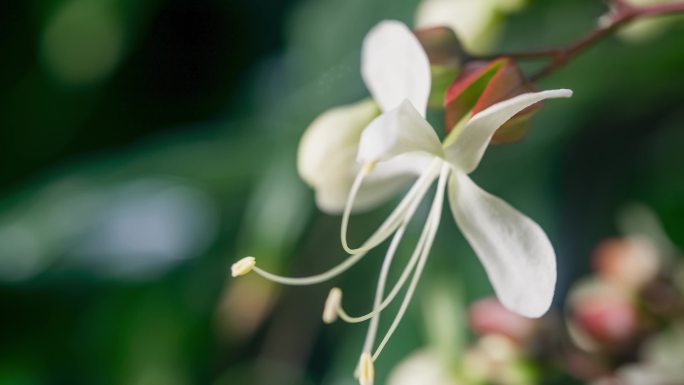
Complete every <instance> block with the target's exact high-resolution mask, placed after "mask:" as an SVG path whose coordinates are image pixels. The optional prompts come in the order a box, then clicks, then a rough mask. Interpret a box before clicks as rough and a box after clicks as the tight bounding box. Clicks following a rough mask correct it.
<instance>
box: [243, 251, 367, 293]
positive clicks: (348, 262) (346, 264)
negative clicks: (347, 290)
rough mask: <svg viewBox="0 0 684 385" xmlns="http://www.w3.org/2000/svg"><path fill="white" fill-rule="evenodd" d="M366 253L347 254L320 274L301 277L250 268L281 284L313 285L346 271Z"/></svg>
mask: <svg viewBox="0 0 684 385" xmlns="http://www.w3.org/2000/svg"><path fill="white" fill-rule="evenodd" d="M365 255H366V253H359V254H355V255H351V256H349V258H347V259H345V260H344V261H343V262H342V263H340V264H339V265H337V266H335V267H333V268H332V269H330V270H328V271H326V272H323V273H321V274H317V275H312V276H309V277H301V278H293V277H284V276H282V275H276V274H272V273H269V272H267V271H265V270H262V269H260V268H259V267H257V266H254V267H253V268H252V270H253V271H254V272H255V273H257V274H259V275H260V276H262V277H264V278H266V279H268V280H269V281H273V282H276V283H280V284H283V285H290V286H308V285H315V284H318V283H322V282H325V281H329V280H331V279H333V278H335V277H337V276H338V275H340V274H342V273H344V272H345V271H347V270H348V269H349V268H350V267H352V266H354V264H356V262H358V261H360V260H361V258H363V257H364V256H365Z"/></svg>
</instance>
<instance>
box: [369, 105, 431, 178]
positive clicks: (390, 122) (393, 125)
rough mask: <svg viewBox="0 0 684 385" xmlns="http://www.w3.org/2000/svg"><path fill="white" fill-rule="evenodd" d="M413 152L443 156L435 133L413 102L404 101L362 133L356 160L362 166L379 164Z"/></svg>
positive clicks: (374, 121) (378, 118) (379, 117)
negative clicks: (373, 163)
mask: <svg viewBox="0 0 684 385" xmlns="http://www.w3.org/2000/svg"><path fill="white" fill-rule="evenodd" d="M410 152H423V153H428V154H433V155H436V156H442V155H443V150H442V145H441V143H440V141H439V138H438V137H437V134H436V133H435V130H434V129H433V128H432V126H430V123H428V122H427V121H426V120H425V118H423V117H422V116H421V115H420V114H419V113H418V111H416V109H415V108H414V107H413V105H412V104H411V102H409V101H408V100H404V101H403V102H402V103H401V104H400V105H399V106H398V107H397V108H395V109H393V110H390V111H388V112H385V113H383V114H382V115H380V116H378V117H377V118H376V119H375V120H373V121H372V122H371V124H369V125H368V127H366V129H365V130H364V131H363V134H361V142H360V143H359V153H358V156H357V160H358V161H359V162H360V163H362V164H365V163H370V162H379V161H383V160H388V159H390V158H392V157H395V156H397V155H400V154H405V153H410Z"/></svg>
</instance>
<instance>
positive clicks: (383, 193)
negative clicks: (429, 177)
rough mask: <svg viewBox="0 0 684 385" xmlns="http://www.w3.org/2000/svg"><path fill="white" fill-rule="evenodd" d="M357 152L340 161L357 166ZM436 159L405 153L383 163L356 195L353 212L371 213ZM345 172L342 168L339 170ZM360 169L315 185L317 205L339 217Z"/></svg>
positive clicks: (332, 176)
mask: <svg viewBox="0 0 684 385" xmlns="http://www.w3.org/2000/svg"><path fill="white" fill-rule="evenodd" d="M355 156H356V154H355V153H349V154H347V157H346V159H342V158H340V162H343V164H346V165H355V164H356V161H355V159H354V158H355ZM433 158H434V157H432V156H428V155H425V154H420V153H411V154H402V155H399V156H396V157H394V158H392V159H390V160H388V161H385V162H380V163H378V164H377V165H376V167H375V168H374V169H373V171H372V172H371V174H370V175H369V176H367V177H366V179H365V180H364V182H363V184H362V185H361V189H360V190H359V192H358V194H357V195H356V200H355V201H354V208H353V212H355V213H358V212H363V211H367V210H370V209H372V208H374V207H376V206H377V205H379V204H381V203H383V202H384V201H386V200H387V199H389V198H391V197H392V196H394V195H396V194H397V193H398V192H399V191H400V190H401V189H402V188H404V187H405V186H406V185H407V184H408V183H410V182H411V180H412V179H413V178H414V177H415V176H416V175H419V174H420V173H422V172H423V171H424V170H425V169H426V168H427V167H428V165H429V164H430V161H431V160H432V159H433ZM339 169H340V170H342V169H343V167H342V166H340V167H339ZM356 172H357V170H356V169H355V168H353V167H351V168H348V169H347V170H346V171H345V173H343V174H330V175H328V178H327V179H324V180H322V181H321V183H320V184H318V185H317V186H316V205H317V206H318V208H320V209H321V210H322V211H324V212H326V213H328V214H339V213H342V212H343V210H344V206H345V205H346V203H347V196H348V195H349V191H350V190H351V186H352V183H353V182H354V178H355V176H356Z"/></svg>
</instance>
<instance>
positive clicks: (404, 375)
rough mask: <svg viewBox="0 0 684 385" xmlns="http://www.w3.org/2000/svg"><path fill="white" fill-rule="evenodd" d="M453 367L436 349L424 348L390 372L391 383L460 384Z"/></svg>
mask: <svg viewBox="0 0 684 385" xmlns="http://www.w3.org/2000/svg"><path fill="white" fill-rule="evenodd" d="M451 372H452V370H451V368H450V367H449V366H448V365H445V363H444V362H443V360H442V357H440V356H439V354H438V353H437V352H435V351H430V350H424V351H420V352H417V353H414V354H412V355H411V356H409V357H408V358H407V359H405V360H404V361H402V362H401V363H399V365H397V366H396V367H395V368H394V370H392V372H391V373H390V376H389V380H388V381H387V383H388V384H389V385H426V384H430V385H458V384H459V382H458V381H457V380H456V379H455V378H454V377H453V376H452V375H451Z"/></svg>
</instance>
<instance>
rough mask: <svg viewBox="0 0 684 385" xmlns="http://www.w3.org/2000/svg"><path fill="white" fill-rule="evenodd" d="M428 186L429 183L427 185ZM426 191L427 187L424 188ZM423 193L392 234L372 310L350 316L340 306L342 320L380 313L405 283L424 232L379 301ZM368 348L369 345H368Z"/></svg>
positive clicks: (423, 240) (373, 327) (412, 203)
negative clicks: (397, 275) (388, 291)
mask: <svg viewBox="0 0 684 385" xmlns="http://www.w3.org/2000/svg"><path fill="white" fill-rule="evenodd" d="M428 187H429V185H428ZM426 191H427V189H426ZM423 196H424V194H423V195H421V196H420V199H414V200H413V202H411V205H410V206H409V207H408V210H407V214H406V216H405V217H404V218H402V224H401V227H399V229H398V230H397V232H396V233H395V235H394V238H393V239H392V243H391V244H390V246H389V248H388V250H387V254H386V255H385V260H384V262H383V266H382V270H381V272H380V280H379V281H378V288H377V289H376V294H375V302H374V305H373V310H372V311H371V312H370V313H368V314H366V315H363V316H360V317H352V316H350V315H349V314H348V313H347V312H346V311H345V310H344V309H343V308H342V307H341V306H340V307H339V308H338V309H337V312H338V316H339V317H340V318H342V320H343V321H345V322H347V323H361V322H365V321H367V320H369V319H371V318H373V317H375V316H376V315H378V314H380V313H381V312H382V311H383V310H384V309H386V308H387V306H389V305H390V303H392V301H394V299H395V298H396V296H397V295H398V294H399V291H401V288H402V287H403V286H404V284H405V283H406V280H407V279H408V278H409V276H410V274H411V272H412V271H413V268H414V267H415V265H416V263H417V262H418V257H419V256H420V248H422V245H423V244H424V243H425V239H426V236H425V233H424V232H423V233H421V236H420V238H419V240H418V245H417V246H416V249H415V250H414V252H413V254H412V255H411V258H409V262H408V264H407V265H406V267H405V268H404V271H403V272H402V273H401V276H400V277H399V280H398V281H397V282H396V284H395V285H394V287H393V288H392V290H391V291H390V294H389V295H388V296H387V298H385V299H384V300H382V301H380V298H382V295H383V294H382V293H383V292H384V290H385V282H386V281H387V275H388V274H389V264H390V263H391V260H392V259H393V257H394V254H395V253H396V249H397V247H398V246H399V242H400V239H401V237H403V234H404V231H405V230H406V226H408V223H409V222H410V221H411V219H412V218H413V215H414V214H415V212H416V209H417V208H418V205H419V204H420V202H421V201H422V198H423ZM374 323H375V324H376V325H375V326H373V325H372V324H371V327H370V328H369V335H370V334H373V336H372V338H371V337H368V336H367V338H366V341H368V339H369V338H371V339H373V340H374V339H375V336H374V332H373V333H371V330H373V329H377V321H376V322H374ZM364 345H365V346H368V345H369V344H368V342H366V344H364ZM368 349H370V347H368Z"/></svg>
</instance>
